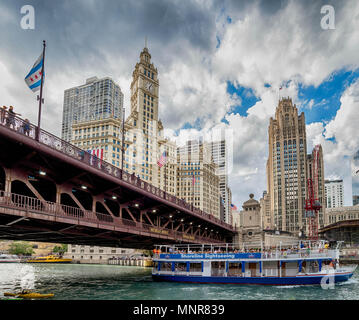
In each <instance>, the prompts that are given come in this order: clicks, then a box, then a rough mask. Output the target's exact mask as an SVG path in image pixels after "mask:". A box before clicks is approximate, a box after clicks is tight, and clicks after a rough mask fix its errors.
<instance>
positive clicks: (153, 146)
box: [125, 47, 163, 186]
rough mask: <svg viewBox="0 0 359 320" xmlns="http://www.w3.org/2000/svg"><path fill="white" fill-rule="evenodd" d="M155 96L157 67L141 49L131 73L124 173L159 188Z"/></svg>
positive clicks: (156, 92) (146, 52) (158, 131)
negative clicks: (133, 174)
mask: <svg viewBox="0 0 359 320" xmlns="http://www.w3.org/2000/svg"><path fill="white" fill-rule="evenodd" d="M158 95H159V80H158V73H157V68H155V66H154V65H153V63H152V62H151V54H150V53H149V51H148V49H147V47H145V48H144V49H143V50H142V52H141V54H140V61H139V62H137V63H136V66H135V69H134V71H133V73H132V82H131V114H130V115H129V117H128V118H127V120H126V126H125V130H126V131H127V133H126V136H127V138H128V140H130V141H132V143H131V145H130V146H129V148H128V149H127V151H126V155H125V163H126V164H125V170H126V171H127V172H130V173H132V172H133V173H135V174H136V175H138V176H140V177H141V179H143V180H145V181H147V182H149V183H151V184H153V185H155V186H159V178H158V175H159V171H158V165H157V160H158V158H159V153H160V152H161V150H160V145H161V144H160V142H159V141H160V140H161V134H162V130H163V126H162V123H161V121H160V120H159V119H158Z"/></svg>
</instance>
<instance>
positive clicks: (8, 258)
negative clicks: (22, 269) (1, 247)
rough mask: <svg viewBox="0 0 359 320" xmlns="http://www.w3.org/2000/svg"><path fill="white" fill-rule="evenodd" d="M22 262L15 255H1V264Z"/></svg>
mask: <svg viewBox="0 0 359 320" xmlns="http://www.w3.org/2000/svg"><path fill="white" fill-rule="evenodd" d="M14 262H21V259H20V258H19V257H18V256H17V255H15V254H12V255H10V254H0V263H14Z"/></svg>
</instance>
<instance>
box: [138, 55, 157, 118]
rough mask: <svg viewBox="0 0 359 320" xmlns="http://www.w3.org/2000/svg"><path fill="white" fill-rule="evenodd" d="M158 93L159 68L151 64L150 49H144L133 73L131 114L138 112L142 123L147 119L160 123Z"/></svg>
mask: <svg viewBox="0 0 359 320" xmlns="http://www.w3.org/2000/svg"><path fill="white" fill-rule="evenodd" d="M158 93H159V81H158V73H157V68H155V67H154V65H153V63H151V54H150V53H149V52H148V49H147V48H144V49H143V50H142V52H141V54H140V62H138V63H137V64H136V66H135V70H134V71H133V73H132V82H131V113H132V112H137V113H138V116H139V120H140V121H141V120H142V121H143V120H144V118H145V117H148V118H149V119H150V120H155V121H158Z"/></svg>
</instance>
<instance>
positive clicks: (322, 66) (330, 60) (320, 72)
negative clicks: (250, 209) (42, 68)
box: [0, 0, 359, 204]
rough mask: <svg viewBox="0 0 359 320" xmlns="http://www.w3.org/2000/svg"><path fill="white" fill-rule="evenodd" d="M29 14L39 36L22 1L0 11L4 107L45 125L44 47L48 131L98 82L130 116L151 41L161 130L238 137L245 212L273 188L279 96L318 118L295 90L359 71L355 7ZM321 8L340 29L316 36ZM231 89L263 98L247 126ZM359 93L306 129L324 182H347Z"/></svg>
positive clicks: (65, 7) (244, 5) (148, 4)
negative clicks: (79, 91)
mask: <svg viewBox="0 0 359 320" xmlns="http://www.w3.org/2000/svg"><path fill="white" fill-rule="evenodd" d="M27 4H32V5H33V6H34V7H35V15H36V29H35V30H28V31H25V30H22V29H21V28H20V25H19V23H20V18H21V15H20V7H21V5H22V1H10V2H2V3H1V4H0V18H1V19H0V37H1V39H2V45H1V46H0V72H1V75H2V77H1V78H0V94H1V98H2V104H13V105H15V107H16V110H17V111H18V112H20V113H22V114H23V115H24V116H26V117H27V118H29V119H30V120H31V121H32V122H35V123H36V122H37V102H36V95H34V94H33V93H32V92H31V91H30V90H29V89H28V88H26V86H25V84H24V81H23V78H24V76H25V75H26V73H27V71H28V69H29V68H30V67H31V66H32V64H33V63H34V61H35V60H36V58H37V57H38V56H39V54H40V52H41V44H42V40H43V39H46V40H47V55H46V75H47V82H46V86H45V93H44V97H45V106H44V110H43V121H42V122H43V125H44V128H45V129H46V130H48V131H51V132H53V133H55V134H57V135H59V134H60V131H61V122H62V107H63V92H64V90H65V89H68V88H70V87H73V86H77V85H80V84H83V83H85V80H86V78H89V77H92V76H98V77H104V76H109V77H112V78H113V79H114V80H115V81H116V82H117V83H118V84H119V85H120V87H121V90H122V92H123V93H124V95H125V97H124V98H125V99H124V101H125V106H126V108H127V110H126V111H127V112H126V114H127V115H128V113H129V108H130V88H129V86H130V83H131V80H132V79H131V78H132V71H133V69H134V67H135V65H136V63H137V62H138V60H139V53H140V51H141V50H142V48H143V46H144V38H145V36H147V37H148V47H149V49H150V52H151V55H152V61H153V62H154V64H155V66H156V67H157V68H158V71H159V80H160V110H159V113H160V118H161V119H162V121H163V124H164V126H165V127H166V128H168V129H171V130H173V131H174V130H178V129H179V128H181V127H183V126H184V125H185V124H190V125H193V126H194V127H195V128H196V129H197V130H201V129H203V130H210V129H211V128H213V127H216V126H223V127H224V128H226V129H228V130H232V131H233V137H234V139H233V143H234V145H233V150H234V153H233V171H232V173H231V175H230V178H229V179H230V185H231V188H232V192H233V198H234V201H235V202H236V203H237V204H240V203H242V202H243V201H245V200H247V197H248V194H249V193H251V192H253V193H255V194H256V197H257V198H258V197H259V196H261V193H262V191H263V190H264V189H265V188H266V178H265V164H266V160H267V156H268V151H267V149H268V146H267V144H268V136H267V130H268V124H269V118H270V117H273V116H274V113H275V108H276V106H277V103H278V98H279V96H290V97H291V98H292V100H293V103H296V104H297V106H298V108H302V107H303V106H309V108H311V107H316V108H317V107H318V108H319V107H320V106H319V105H318V104H313V98H312V97H308V96H306V97H300V98H299V97H298V90H299V89H298V88H299V86H309V85H314V86H318V85H319V84H320V83H322V82H323V81H324V80H325V79H327V78H328V77H329V76H330V75H331V74H333V73H334V72H335V71H337V70H342V69H349V70H350V69H355V68H357V67H358V62H357V52H358V51H359V42H358V41H357V39H358V38H359V34H358V33H359V20H358V19H356V14H357V12H359V3H358V2H357V1H355V0H348V1H345V2H343V3H341V4H340V6H339V5H337V2H335V1H331V0H328V1H327V0H325V1H324V0H321V1H315V2H313V1H309V0H304V1H294V0H288V1H268V0H261V1H260V0H256V1H249V0H248V1H230V0H224V1H222V2H213V1H207V0H197V1H195V0H193V1H180V0H175V1H171V2H168V1H167V0H146V1H126V0H122V1H115V0H106V1H88V0H82V1H75V2H74V1H70V0H64V1H57V2H55V1H51V2H49V1H44V0H37V1H35V0H29V1H28V2H27ZM324 4H331V5H333V6H334V8H335V18H336V26H335V27H336V28H335V30H322V29H321V27H320V19H321V17H322V15H321V14H320V8H321V6H322V5H324ZM228 82H231V83H232V84H234V85H238V86H242V87H245V88H248V89H252V91H251V92H253V94H254V95H255V96H256V97H257V99H258V101H257V102H256V103H255V104H254V105H253V106H252V107H250V108H249V109H248V110H247V116H241V115H239V114H237V113H235V108H234V106H239V107H240V106H242V103H243V100H245V99H246V98H248V97H246V96H245V95H244V96H238V95H237V94H232V95H231V94H229V93H228V92H227V84H228ZM265 84H269V85H270V87H268V86H265ZM280 86H283V90H281V91H280V92H279V87H280ZM357 87H358V84H357V83H356V84H355V85H352V86H350V87H348V88H347V90H346V91H345V92H344V93H343V96H342V98H341V108H340V110H339V111H338V113H337V115H336V117H335V118H334V119H333V120H332V121H330V122H329V123H328V124H325V123H322V122H318V123H313V124H309V125H308V126H307V130H308V131H307V135H308V150H310V148H311V147H312V145H313V144H316V143H321V144H322V145H323V149H324V154H325V162H326V172H327V173H328V175H342V174H343V175H344V174H345V172H344V166H342V167H340V164H341V163H343V161H344V160H343V156H344V155H349V154H350V152H352V151H353V150H355V148H358V145H357V143H356V142H355V141H354V140H355V139H354V138H353V137H354V136H355V134H356V133H355V121H356V123H357V120H358V118H357V114H355V108H357V107H358V106H357V91H358V88H357ZM248 92H249V91H248ZM279 94H280V95H279ZM223 119H224V122H225V123H223V122H222V123H221V120H223ZM189 132H190V131H189ZM191 133H193V132H191ZM329 138H335V141H334V140H333V141H331V140H328V139H329ZM244 182H245V183H244Z"/></svg>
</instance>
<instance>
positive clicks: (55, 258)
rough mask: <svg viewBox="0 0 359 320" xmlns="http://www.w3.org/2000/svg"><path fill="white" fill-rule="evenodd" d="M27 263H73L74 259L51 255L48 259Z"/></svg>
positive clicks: (36, 259)
mask: <svg viewBox="0 0 359 320" xmlns="http://www.w3.org/2000/svg"><path fill="white" fill-rule="evenodd" d="M26 262H29V263H71V262H72V259H64V258H62V257H59V256H55V255H50V256H46V257H36V258H34V259H29V260H27V261H26Z"/></svg>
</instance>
